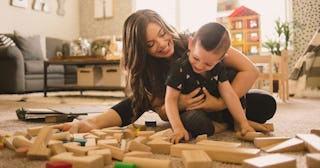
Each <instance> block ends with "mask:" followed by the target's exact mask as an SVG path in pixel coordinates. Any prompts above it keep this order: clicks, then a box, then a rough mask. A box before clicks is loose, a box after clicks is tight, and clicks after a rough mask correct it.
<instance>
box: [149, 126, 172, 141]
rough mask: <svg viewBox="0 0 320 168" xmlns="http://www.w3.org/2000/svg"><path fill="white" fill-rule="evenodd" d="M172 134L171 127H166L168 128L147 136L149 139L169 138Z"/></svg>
mask: <svg viewBox="0 0 320 168" xmlns="http://www.w3.org/2000/svg"><path fill="white" fill-rule="evenodd" d="M172 135H173V131H172V129H171V128H168V129H165V130H162V131H158V132H156V133H154V134H153V135H151V136H150V137H149V139H156V138H161V139H169V138H170V137H171V136H172Z"/></svg>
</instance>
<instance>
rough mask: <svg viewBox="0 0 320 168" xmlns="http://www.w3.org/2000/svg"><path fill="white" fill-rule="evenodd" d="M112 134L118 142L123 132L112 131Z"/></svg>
mask: <svg viewBox="0 0 320 168" xmlns="http://www.w3.org/2000/svg"><path fill="white" fill-rule="evenodd" d="M112 136H113V137H114V138H115V139H116V140H117V141H118V142H120V141H121V139H122V138H124V133H123V132H119V133H114V134H113V135H112Z"/></svg>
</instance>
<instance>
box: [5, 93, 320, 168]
mask: <svg viewBox="0 0 320 168" xmlns="http://www.w3.org/2000/svg"><path fill="white" fill-rule="evenodd" d="M123 98H124V95H123V94H122V93H121V92H85V93H83V95H80V93H79V92H55V93H49V94H48V97H43V94H42V93H32V94H22V95H19V94H18V95H0V129H1V130H4V131H13V132H15V131H25V130H26V128H29V127H35V126H42V125H47V124H45V123H37V122H25V121H20V120H18V119H17V117H16V115H15V110H16V109H17V108H20V107H27V108H45V107H48V106H56V107H66V106H83V105H86V106H87V105H89V106H101V105H103V106H105V107H106V109H107V108H110V107H111V106H112V105H114V104H116V103H117V102H119V101H121V100H122V99H123ZM257 113H258V112H257ZM150 118H152V119H155V120H157V121H158V123H159V125H161V127H162V128H165V127H169V126H170V125H169V124H168V123H167V122H164V121H161V120H160V118H159V116H157V115H156V114H155V113H152V112H147V113H145V115H143V116H142V117H141V118H139V120H138V121H137V122H140V123H144V121H145V120H146V119H150ZM268 122H269V123H273V124H274V127H275V131H274V132H272V133H271V134H270V136H288V137H295V135H296V134H297V133H310V130H311V129H313V128H320V99H301V98H294V97H293V98H290V99H289V101H288V102H285V103H284V102H281V101H279V102H278V107H277V113H276V114H275V116H274V117H273V118H272V119H271V120H269V121H268ZM209 138H210V139H212V140H220V141H226V142H240V143H241V146H242V147H249V148H255V147H254V145H253V143H252V142H247V141H242V140H239V139H237V138H236V136H235V134H234V133H233V132H232V131H226V132H223V133H221V134H216V135H214V136H211V137H209ZM306 153H308V152H307V151H302V152H287V153H284V154H286V155H288V156H291V157H294V158H296V159H297V167H298V168H306V167H307V166H306V159H305V154H306ZM266 154H267V153H264V152H261V155H266ZM150 157H152V158H163V159H171V160H172V162H173V167H175V168H180V167H183V164H182V159H181V158H176V157H170V156H168V155H158V154H155V155H152V156H150ZM213 165H214V167H221V168H240V167H241V165H238V164H231V163H222V162H217V161H213ZM18 167H26V168H29V167H30V168H35V167H45V161H33V160H28V159H26V158H17V157H15V155H14V152H13V151H11V150H8V149H3V150H0V168H18ZM110 167H112V166H110Z"/></svg>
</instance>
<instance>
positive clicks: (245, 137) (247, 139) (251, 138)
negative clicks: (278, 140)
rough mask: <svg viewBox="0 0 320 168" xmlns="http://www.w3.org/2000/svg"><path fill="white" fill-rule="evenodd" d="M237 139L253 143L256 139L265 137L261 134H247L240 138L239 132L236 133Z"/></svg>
mask: <svg viewBox="0 0 320 168" xmlns="http://www.w3.org/2000/svg"><path fill="white" fill-rule="evenodd" d="M236 136H237V138H239V139H242V140H245V141H253V140H254V138H257V137H265V136H266V135H265V134H263V133H261V132H247V133H246V135H244V136H242V135H241V133H240V132H237V133H236Z"/></svg>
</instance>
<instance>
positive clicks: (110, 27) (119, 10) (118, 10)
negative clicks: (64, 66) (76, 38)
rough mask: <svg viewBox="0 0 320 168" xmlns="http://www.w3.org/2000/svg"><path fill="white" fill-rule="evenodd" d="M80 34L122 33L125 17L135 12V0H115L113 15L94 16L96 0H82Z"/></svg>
mask: <svg viewBox="0 0 320 168" xmlns="http://www.w3.org/2000/svg"><path fill="white" fill-rule="evenodd" d="M79 3H80V11H81V12H80V36H81V37H84V38H95V37H98V36H110V35H116V36H121V35H122V27H123V23H124V21H125V19H126V18H127V17H128V16H129V15H130V14H131V13H132V12H133V9H134V6H135V1H133V0H113V17H112V18H106V19H95V18H94V0H80V2H79Z"/></svg>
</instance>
